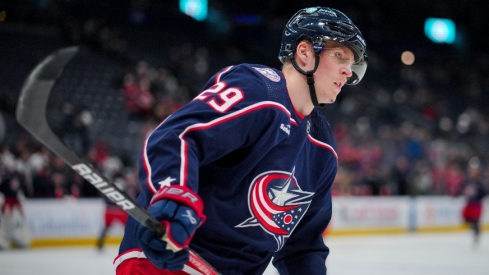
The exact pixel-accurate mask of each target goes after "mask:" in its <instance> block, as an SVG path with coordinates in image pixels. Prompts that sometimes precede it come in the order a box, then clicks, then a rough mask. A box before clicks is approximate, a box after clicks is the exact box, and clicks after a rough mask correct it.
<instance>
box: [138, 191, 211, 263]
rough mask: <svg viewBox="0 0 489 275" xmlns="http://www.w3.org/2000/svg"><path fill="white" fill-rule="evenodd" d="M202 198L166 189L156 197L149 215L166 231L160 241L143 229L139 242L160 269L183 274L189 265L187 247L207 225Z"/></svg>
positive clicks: (151, 204)
mask: <svg viewBox="0 0 489 275" xmlns="http://www.w3.org/2000/svg"><path fill="white" fill-rule="evenodd" d="M202 211H203V203H202V200H201V199H200V197H199V196H198V195H197V194H195V193H194V192H193V191H192V190H190V189H189V188H187V187H184V186H170V187H163V188H161V189H160V190H158V192H157V193H156V194H155V195H154V196H153V198H152V199H151V202H150V205H149V207H148V213H149V214H150V215H151V216H153V217H154V218H156V219H157V220H158V221H160V224H161V225H162V226H163V227H166V232H165V234H164V235H163V236H162V237H161V238H160V237H159V236H157V235H156V234H155V233H154V232H153V231H152V230H150V229H148V228H147V227H145V226H142V225H140V226H139V228H138V231H137V235H138V240H139V244H140V246H141V248H142V249H143V251H144V254H145V255H146V257H147V258H148V259H149V260H150V261H151V262H152V263H153V264H154V265H155V266H157V267H158V268H161V269H168V270H170V271H174V270H180V269H182V268H183V265H184V264H185V263H186V262H188V261H189V249H188V248H187V247H188V244H189V243H190V240H191V239H192V236H193V235H194V233H195V230H196V229H197V228H198V227H199V226H200V225H201V224H202V223H203V222H204V221H205V216H204V215H203V214H202Z"/></svg>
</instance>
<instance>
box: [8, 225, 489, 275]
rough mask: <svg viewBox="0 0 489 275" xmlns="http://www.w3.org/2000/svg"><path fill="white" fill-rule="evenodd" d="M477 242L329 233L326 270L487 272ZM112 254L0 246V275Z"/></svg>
mask: <svg viewBox="0 0 489 275" xmlns="http://www.w3.org/2000/svg"><path fill="white" fill-rule="evenodd" d="M480 241H481V242H480V243H479V245H478V246H474V245H473V242H472V236H471V235H470V234H469V232H464V233H436V234H435V233H430V234H428V233H427V234H409V235H383V236H344V237H328V238H327V239H326V243H327V244H328V246H329V247H330V249H331V253H330V257H329V258H328V260H327V266H328V275H357V274H362V275H369V274H375V275H387V274H388V275H407V274H410V275H411V274H415V275H452V274H453V275H455V274H456V275H460V274H471V275H488V274H489V232H486V233H484V234H483V235H482V236H481V240H480ZM116 254H117V247H116V246H108V247H106V248H105V249H104V250H103V251H97V250H96V249H95V247H86V246H83V247H70V248H37V249H29V250H9V251H0V275H26V274H35V275H66V274H70V275H106V274H115V272H114V270H113V268H112V261H113V259H114V258H115V257H116ZM265 274H266V275H272V274H277V273H276V271H275V270H274V269H273V268H269V269H267V271H266V272H265Z"/></svg>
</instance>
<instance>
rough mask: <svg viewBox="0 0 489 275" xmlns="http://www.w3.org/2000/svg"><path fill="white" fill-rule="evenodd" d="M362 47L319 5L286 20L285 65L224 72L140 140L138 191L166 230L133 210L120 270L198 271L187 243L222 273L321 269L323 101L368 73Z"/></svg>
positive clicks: (327, 199) (329, 156) (326, 170)
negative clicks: (159, 231)
mask: <svg viewBox="0 0 489 275" xmlns="http://www.w3.org/2000/svg"><path fill="white" fill-rule="evenodd" d="M365 49H366V44H365V41H364V38H363V36H362V34H361V32H360V31H359V29H358V28H357V27H356V26H355V25H354V24H353V23H352V21H351V20H350V19H349V18H348V17H347V16H346V15H344V14H343V13H341V12H340V11H338V10H335V9H331V8H325V7H312V8H306V9H302V10H300V11H298V12H297V13H296V14H295V15H294V16H293V17H292V18H291V19H290V20H289V21H288V23H287V25H286V26H285V29H284V32H283V37H282V45H281V49H280V53H279V58H280V61H281V62H282V63H283V68H282V71H278V70H275V69H272V68H270V67H267V66H263V65H256V64H241V65H235V66H229V67H227V68H224V69H223V70H221V71H219V72H218V73H216V74H215V75H214V76H213V77H212V78H211V79H210V80H209V81H208V82H207V84H205V87H204V88H203V90H202V92H201V93H200V94H199V95H198V96H197V97H196V98H194V99H193V100H192V101H191V102H190V103H188V104H187V105H185V106H184V107H182V108H181V109H179V110H178V111H177V112H175V113H174V114H173V115H172V116H170V117H169V118H168V119H166V120H165V121H164V122H163V123H161V124H160V125H159V126H158V127H157V128H156V129H155V131H154V132H153V133H152V134H151V135H150V136H149V137H148V139H147V140H146V142H145V144H144V148H143V149H142V154H141V157H140V162H139V164H140V183H141V185H142V192H141V195H140V196H139V197H138V200H137V201H138V203H139V204H141V205H142V206H143V207H147V209H148V212H149V213H150V214H151V215H153V216H154V217H155V218H156V219H157V220H160V221H161V223H162V224H163V225H165V226H166V227H167V235H165V237H164V238H163V239H165V241H163V240H161V239H159V238H158V237H156V236H155V234H154V233H153V232H152V231H150V230H148V229H147V228H146V227H144V226H142V225H140V224H139V223H137V222H136V221H135V220H134V219H132V218H131V217H130V218H129V219H128V222H127V224H126V228H125V234H124V238H123V240H122V243H121V245H120V250H119V252H120V254H119V256H118V257H117V258H116V259H115V261H114V265H115V266H116V270H117V271H116V272H117V274H118V275H123V274H124V275H125V274H127V275H129V274H199V273H194V270H196V269H197V268H196V266H195V265H194V264H193V261H192V257H190V261H189V251H188V247H190V248H191V249H192V250H193V251H195V252H196V253H198V254H199V255H200V256H201V257H202V258H204V259H205V260H206V261H208V262H209V263H210V264H211V265H212V266H214V267H215V268H216V269H217V270H218V271H219V272H222V274H262V273H263V272H264V270H265V269H266V268H267V266H268V264H269V262H270V260H271V259H272V257H273V264H274V266H275V267H276V268H277V269H278V271H279V272H280V273H281V274H325V273H326V267H325V260H326V257H327V256H328V253H329V250H328V248H327V247H326V246H325V244H324V242H323V239H322V237H321V233H323V231H324V230H325V228H326V226H327V225H328V223H329V220H330V218H331V185H332V183H333V180H334V178H335V175H336V170H337V155H336V152H335V143H334V140H333V136H332V133H331V129H330V126H329V124H328V122H327V121H326V119H325V118H324V116H323V115H322V114H321V113H320V112H319V111H318V110H317V109H315V107H318V106H322V105H324V104H328V103H333V102H335V99H336V96H337V95H338V93H339V92H340V91H341V89H342V88H343V86H344V85H345V84H357V83H358V82H359V81H360V80H361V79H362V77H363V75H364V73H365V70H366V52H365ZM204 273H205V272H204Z"/></svg>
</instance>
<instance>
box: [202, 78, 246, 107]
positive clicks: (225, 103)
mask: <svg viewBox="0 0 489 275" xmlns="http://www.w3.org/2000/svg"><path fill="white" fill-rule="evenodd" d="M214 95H217V96H214ZM243 98H244V94H243V91H241V90H240V89H238V88H234V87H230V88H226V82H217V83H216V84H214V85H213V86H212V87H210V88H209V89H207V90H204V91H203V92H202V93H200V95H198V96H197V97H196V98H195V99H194V100H200V101H205V102H206V103H207V104H208V105H209V106H211V107H212V108H213V109H214V110H216V111H218V112H221V113H224V112H226V111H227V110H229V109H230V108H231V107H233V106H234V105H235V104H236V103H238V102H240V101H241V100H242V99H243Z"/></svg>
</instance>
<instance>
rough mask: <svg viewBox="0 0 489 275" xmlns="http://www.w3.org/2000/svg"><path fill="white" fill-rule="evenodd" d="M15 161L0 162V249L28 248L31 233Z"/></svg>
mask: <svg viewBox="0 0 489 275" xmlns="http://www.w3.org/2000/svg"><path fill="white" fill-rule="evenodd" d="M21 183H22V181H21V176H20V174H19V173H18V172H17V171H15V163H13V162H12V163H9V162H4V161H2V162H1V163H0V250H6V249H10V248H11V246H12V244H13V245H14V247H15V248H28V247H29V245H30V243H31V234H30V230H29V227H28V223H27V220H26V217H25V214H24V210H23V208H24V207H23V205H24V201H25V197H24V192H23V191H22V184H21Z"/></svg>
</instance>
